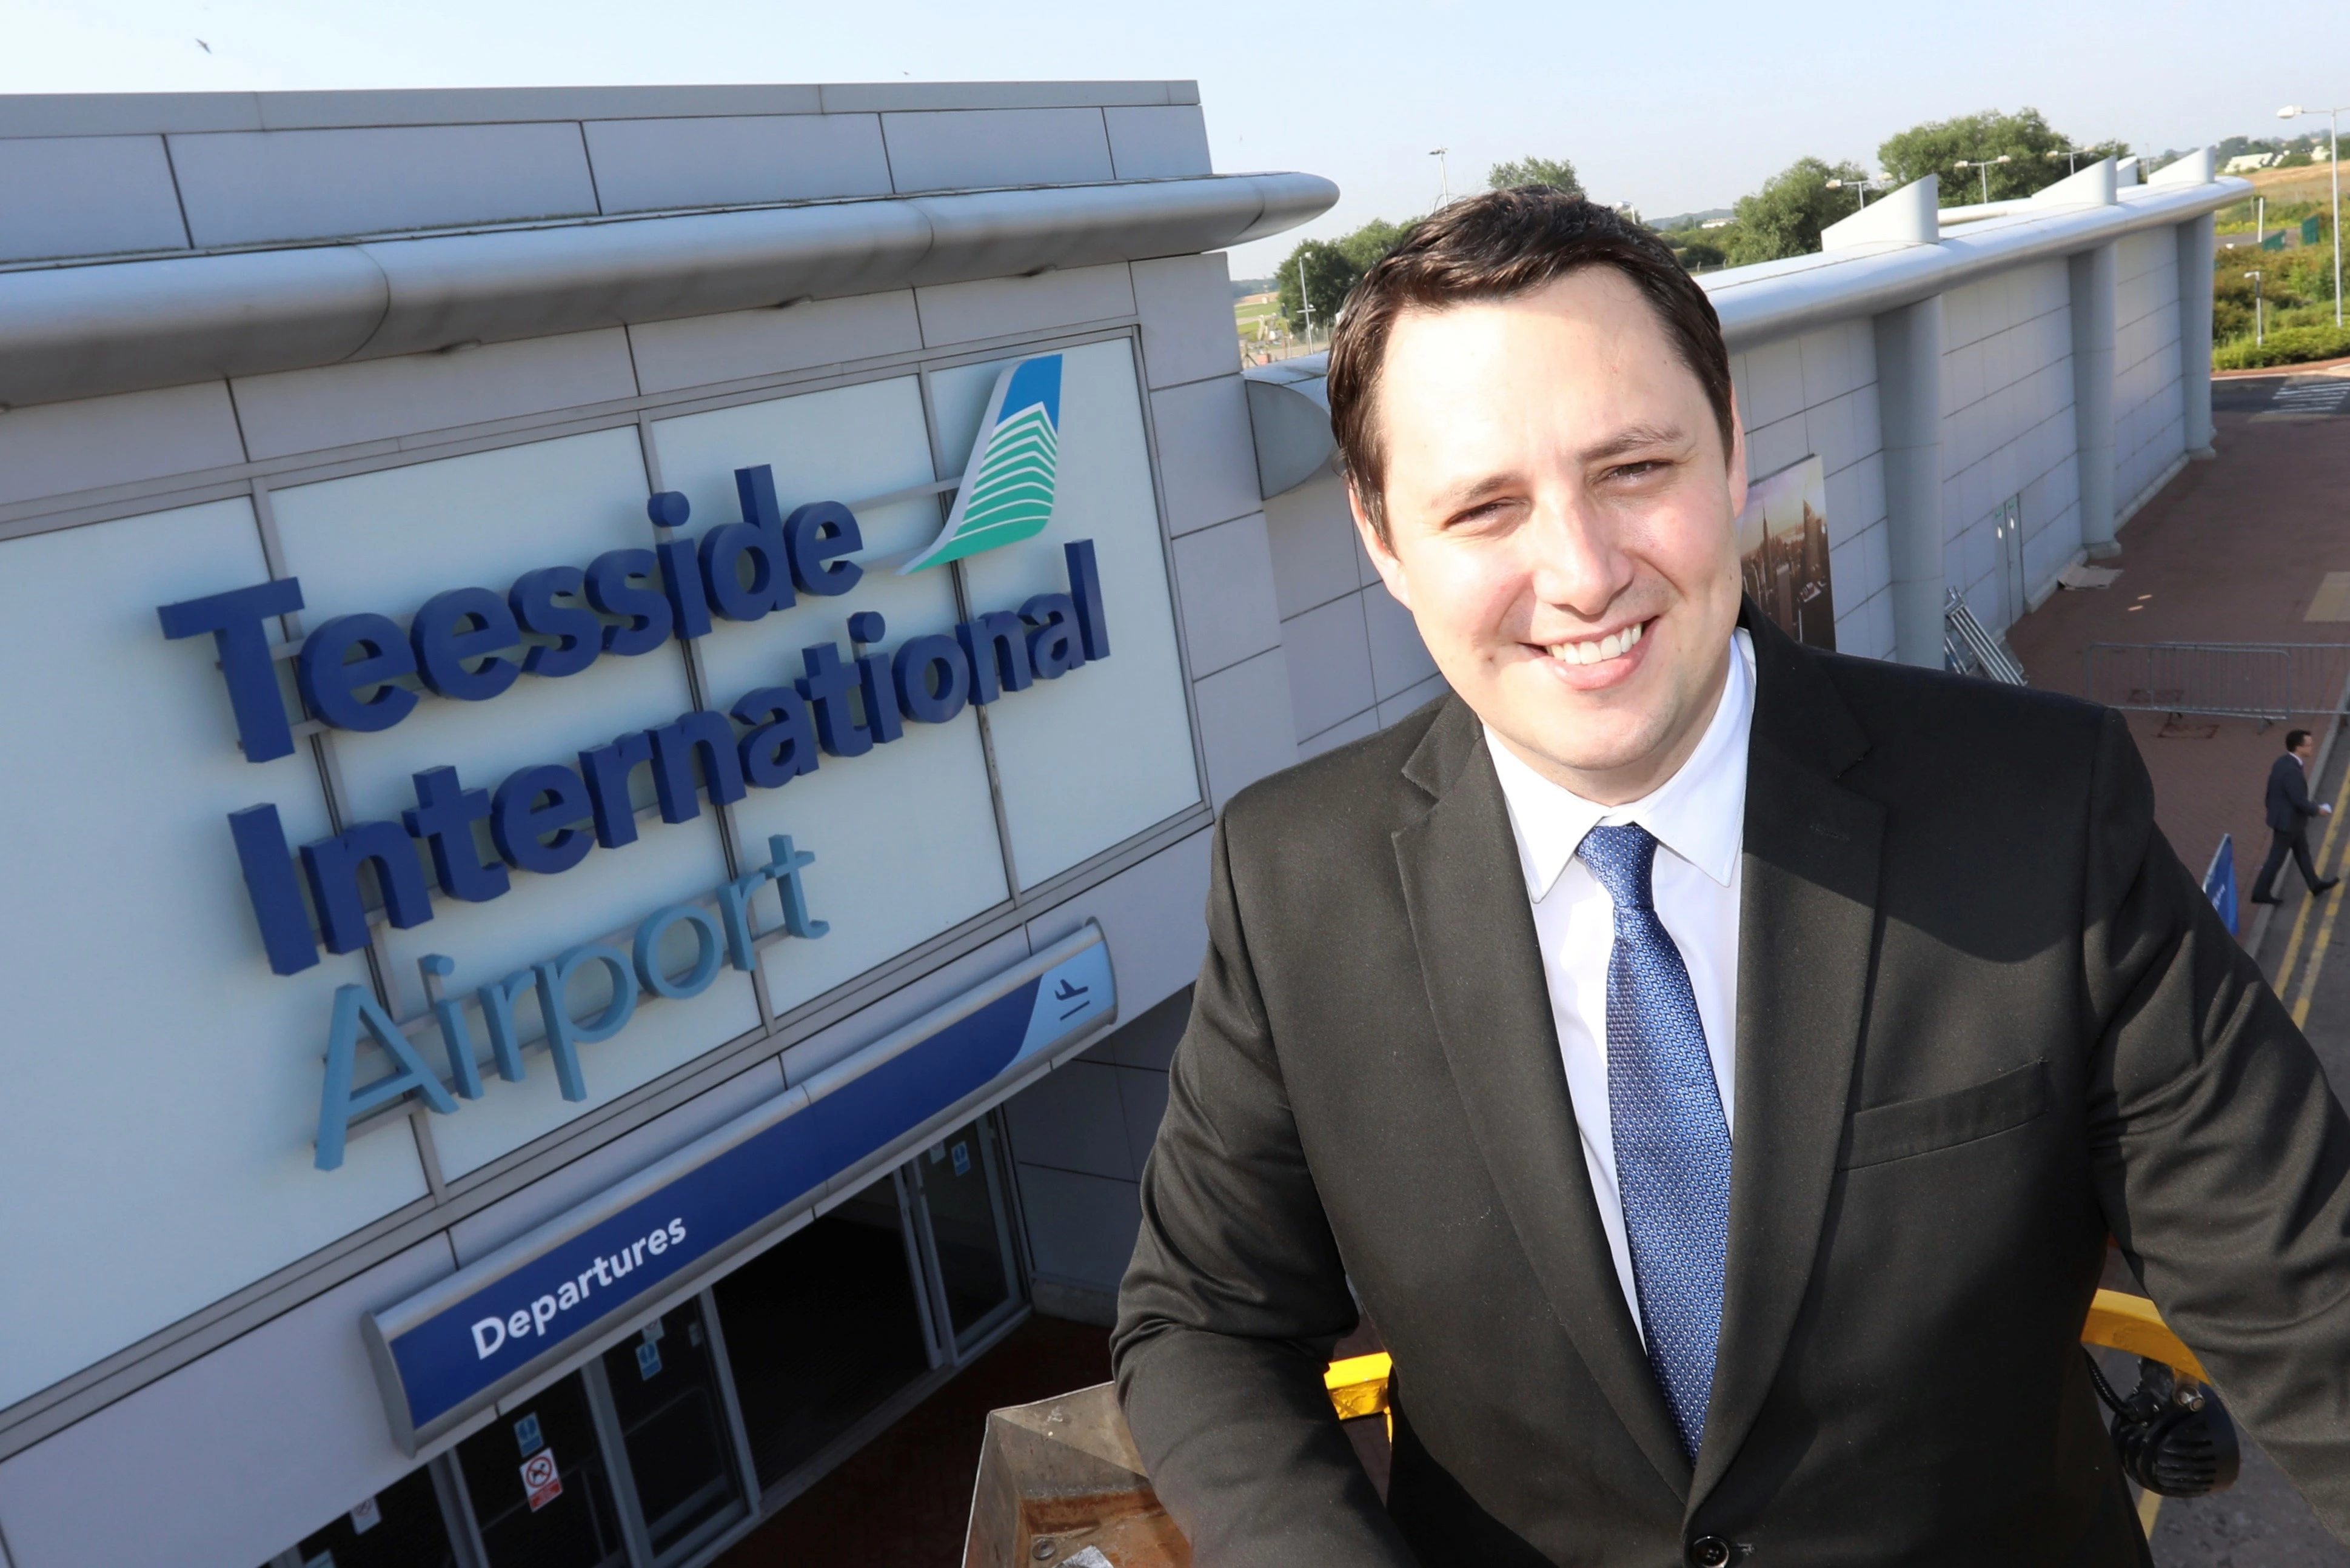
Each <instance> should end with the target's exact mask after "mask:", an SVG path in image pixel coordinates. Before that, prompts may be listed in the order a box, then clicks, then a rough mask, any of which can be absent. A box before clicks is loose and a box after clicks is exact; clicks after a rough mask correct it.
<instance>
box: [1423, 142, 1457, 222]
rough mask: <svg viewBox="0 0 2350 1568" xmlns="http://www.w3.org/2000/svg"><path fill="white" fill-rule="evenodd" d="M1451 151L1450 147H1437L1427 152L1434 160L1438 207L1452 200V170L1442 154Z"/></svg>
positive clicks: (1449, 203)
mask: <svg viewBox="0 0 2350 1568" xmlns="http://www.w3.org/2000/svg"><path fill="white" fill-rule="evenodd" d="M1450 151H1452V149H1451V148H1450V147H1438V148H1433V149H1430V151H1429V154H1428V155H1429V156H1430V158H1433V159H1435V160H1436V189H1437V192H1438V194H1437V198H1436V204H1437V205H1438V206H1440V207H1444V206H1450V205H1451V202H1452V172H1451V166H1450V165H1449V164H1448V163H1447V161H1446V160H1445V156H1444V155H1445V154H1446V153H1448V152H1450Z"/></svg>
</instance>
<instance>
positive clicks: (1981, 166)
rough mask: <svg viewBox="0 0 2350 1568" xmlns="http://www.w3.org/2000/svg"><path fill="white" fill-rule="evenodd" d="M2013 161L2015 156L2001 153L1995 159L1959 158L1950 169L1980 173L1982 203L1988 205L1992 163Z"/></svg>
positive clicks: (2010, 153)
mask: <svg viewBox="0 0 2350 1568" xmlns="http://www.w3.org/2000/svg"><path fill="white" fill-rule="evenodd" d="M2014 161H2015V155H2014V154H2013V153H2012V152H2002V153H2001V154H2000V155H1999V156H1998V157H1996V158H1974V159H1967V158H1961V159H1960V160H1959V161H1957V162H1956V163H1954V164H1952V165H1951V166H1950V167H1952V168H1953V169H1975V170H1980V171H1981V173H1982V192H1983V202H1984V203H1985V204H1986V205H1988V204H1989V203H1990V202H1991V165H1992V164H1994V163H2012V162H2014Z"/></svg>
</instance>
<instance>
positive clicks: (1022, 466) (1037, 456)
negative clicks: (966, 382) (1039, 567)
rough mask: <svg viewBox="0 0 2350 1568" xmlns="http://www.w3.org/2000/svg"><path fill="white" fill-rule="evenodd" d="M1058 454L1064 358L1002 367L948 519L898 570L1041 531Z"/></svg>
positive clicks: (1050, 505)
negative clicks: (927, 544)
mask: <svg viewBox="0 0 2350 1568" xmlns="http://www.w3.org/2000/svg"><path fill="white" fill-rule="evenodd" d="M1060 456H1061V357H1060V356H1059V355H1058V354H1040V355H1038V356H1037V357H1036V358H1033V359H1022V360H1019V361H1018V362H1016V363H1014V364H1013V365H1010V366H1007V367H1006V368H1005V369H1004V371H1003V374H1002V375H1000V376H998V377H997V378H996V379H995V390H994V392H993V394H992V395H991V396H990V397H989V398H988V400H987V414H986V417H985V418H983V419H982V420H981V421H979V439H978V440H976V441H973V442H972V448H971V462H970V464H969V466H967V467H966V468H964V470H963V474H962V489H961V490H959V491H957V492H956V493H955V499H954V506H953V508H952V509H951V511H949V512H948V514H947V525H946V526H945V527H944V528H942V529H941V530H940V531H939V536H938V537H937V538H936V539H933V540H931V543H930V545H929V546H928V547H927V548H926V549H924V550H922V551H921V552H920V553H919V554H918V555H916V556H914V558H913V559H912V560H910V561H908V562H907V563H906V564H905V565H904V566H900V567H899V568H898V575H899V576H905V575H906V574H908V573H909V572H919V571H920V570H921V569H922V568H924V567H925V566H941V565H942V564H944V563H946V562H948V561H960V560H962V558H963V557H964V556H976V555H978V554H979V553H980V552H981V551H983V550H993V549H994V548H995V547H996V546H997V545H1014V544H1017V543H1019V542H1020V541H1021V540H1023V539H1033V538H1035V536H1036V535H1039V534H1041V533H1043V532H1044V531H1045V524H1047V523H1050V522H1051V521H1052V520H1053V479H1054V473H1055V469H1056V468H1057V466H1058V464H1059V462H1060Z"/></svg>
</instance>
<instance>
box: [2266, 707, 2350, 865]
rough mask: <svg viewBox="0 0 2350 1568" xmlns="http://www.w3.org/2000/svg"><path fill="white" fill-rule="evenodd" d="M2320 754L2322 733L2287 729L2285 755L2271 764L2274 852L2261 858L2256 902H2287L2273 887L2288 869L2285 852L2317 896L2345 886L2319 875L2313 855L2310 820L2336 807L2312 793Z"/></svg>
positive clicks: (2271, 844) (2270, 811)
mask: <svg viewBox="0 0 2350 1568" xmlns="http://www.w3.org/2000/svg"><path fill="white" fill-rule="evenodd" d="M2316 754H2317V738H2316V737H2315V736H2314V735H2312V734H2311V733H2310V732H2308V731H2306V730H2287V731H2286V732H2284V755H2282V756H2281V757H2279V758H2278V759H2277V760H2276V762H2275V763H2273V764H2272V765H2271V766H2270V768H2269V794H2268V802H2267V805H2268V817H2269V857H2268V858H2267V859H2266V860H2264V861H2262V863H2261V874H2260V875H2259V876H2257V877H2253V878H2252V902H2253V903H2255V904H2282V903H2283V902H2284V900H2283V899H2282V898H2278V897H2277V896H2276V895H2275V894H2274V893H2272V892H2271V891H2270V890H2269V889H2270V888H2271V887H2272V885H2273V884H2274V883H2275V881H2276V878H2277V873H2278V872H2280V871H2282V870H2283V869H2284V857H2286V856H2288V855H2290V856H2292V857H2293V864H2294V865H2295V866H2297V867H2300V868H2301V879H2302V880H2303V882H2305V883H2307V884H2308V885H2309V896H2310V897H2311V898H2315V897H2317V896H2318V895H2319V894H2320V893H2324V892H2329V891H2331V890H2332V889H2333V888H2337V887H2339V886H2340V885H2341V882H2342V878H2341V877H2325V878H2324V880H2322V881H2321V880H2320V879H2319V878H2318V875H2317V867H2316V864H2315V863H2314V862H2313V861H2312V860H2311V859H2310V857H2309V821H2310V818H2312V817H2314V816H2332V815H2334V808H2333V807H2332V806H2330V805H2318V804H2316V803H2315V802H2314V801H2312V800H2311V799H2310V798H2309V770H2310V767H2311V765H2312V764H2311V759H2312V758H2313V757H2314V756H2315V755H2316Z"/></svg>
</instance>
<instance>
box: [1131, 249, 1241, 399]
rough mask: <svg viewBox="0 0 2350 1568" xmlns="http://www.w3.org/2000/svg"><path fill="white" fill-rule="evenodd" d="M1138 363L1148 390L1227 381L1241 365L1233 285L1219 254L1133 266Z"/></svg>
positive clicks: (1177, 258) (1169, 259)
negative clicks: (1139, 328) (1139, 344)
mask: <svg viewBox="0 0 2350 1568" xmlns="http://www.w3.org/2000/svg"><path fill="white" fill-rule="evenodd" d="M1131 271H1132V273H1133V275H1134V307H1135V312H1136V314H1137V315H1138V316H1139V317H1141V321H1142V360H1143V366H1144V369H1145V370H1146V371H1147V372H1148V379H1149V382H1150V385H1151V386H1153V387H1171V386H1174V385H1176V384H1177V383H1179V382H1182V381H1200V380H1205V379H1208V378H1209V377H1211V376H1229V375H1231V374H1232V371H1233V370H1234V369H1236V368H1238V366H1239V364H1240V350H1239V347H1238V340H1237V339H1236V338H1235V337H1234V336H1233V333H1232V274H1231V272H1230V271H1228V270H1227V268H1226V266H1225V264H1224V258H1223V256H1222V255H1221V254H1211V255H1203V256H1167V257H1163V258H1161V259H1159V260H1158V261H1141V262H1136V263H1134V264H1133V265H1132V267H1131Z"/></svg>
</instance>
